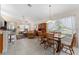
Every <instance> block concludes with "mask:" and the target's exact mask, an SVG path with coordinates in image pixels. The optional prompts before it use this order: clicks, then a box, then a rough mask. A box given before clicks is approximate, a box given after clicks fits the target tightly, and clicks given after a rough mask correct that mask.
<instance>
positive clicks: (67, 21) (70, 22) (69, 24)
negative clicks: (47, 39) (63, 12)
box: [47, 16, 75, 32]
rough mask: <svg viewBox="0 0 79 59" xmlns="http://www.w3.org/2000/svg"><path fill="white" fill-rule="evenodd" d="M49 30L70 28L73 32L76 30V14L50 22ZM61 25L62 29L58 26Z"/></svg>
mask: <svg viewBox="0 0 79 59" xmlns="http://www.w3.org/2000/svg"><path fill="white" fill-rule="evenodd" d="M47 26H48V27H47V28H48V31H53V29H54V30H63V29H68V30H71V31H72V32H74V31H75V16H68V17H64V18H61V19H57V20H56V21H55V22H54V20H53V21H52V22H49V23H48V25H47ZM58 27H60V29H59V28H58Z"/></svg>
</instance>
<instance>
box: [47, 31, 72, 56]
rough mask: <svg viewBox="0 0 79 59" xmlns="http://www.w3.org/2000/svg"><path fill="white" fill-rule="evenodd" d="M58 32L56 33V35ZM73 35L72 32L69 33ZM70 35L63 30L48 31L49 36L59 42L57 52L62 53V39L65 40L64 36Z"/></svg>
mask: <svg viewBox="0 0 79 59" xmlns="http://www.w3.org/2000/svg"><path fill="white" fill-rule="evenodd" d="M55 34H56V35H55ZM69 35H72V34H69ZM67 36H68V34H64V33H61V32H50V33H48V36H47V38H49V39H54V42H57V46H56V53H60V51H61V49H62V47H61V44H62V40H64V38H66V37H67ZM54 54H55V50H54Z"/></svg>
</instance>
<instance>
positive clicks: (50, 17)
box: [49, 4, 52, 20]
mask: <svg viewBox="0 0 79 59" xmlns="http://www.w3.org/2000/svg"><path fill="white" fill-rule="evenodd" d="M51 8H52V6H51V4H50V5H49V19H50V20H51V19H52V16H51V11H52V10H51Z"/></svg>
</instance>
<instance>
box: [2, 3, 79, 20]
mask: <svg viewBox="0 0 79 59" xmlns="http://www.w3.org/2000/svg"><path fill="white" fill-rule="evenodd" d="M31 5H32V7H29V6H28V5H27V4H2V5H1V15H2V16H10V17H13V18H15V19H31V20H33V21H39V20H43V19H47V18H48V17H49V4H31ZM77 9H79V5H77V4H74V5H73V4H52V5H51V15H52V17H53V16H56V15H58V14H63V13H65V12H69V11H76V10H77Z"/></svg>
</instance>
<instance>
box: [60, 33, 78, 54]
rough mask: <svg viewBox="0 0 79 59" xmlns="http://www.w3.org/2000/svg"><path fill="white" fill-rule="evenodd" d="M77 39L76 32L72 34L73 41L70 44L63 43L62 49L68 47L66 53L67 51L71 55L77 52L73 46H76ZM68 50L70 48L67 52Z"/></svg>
mask: <svg viewBox="0 0 79 59" xmlns="http://www.w3.org/2000/svg"><path fill="white" fill-rule="evenodd" d="M76 40H77V37H76V33H74V34H73V36H72V41H71V44H70V45H69V44H65V43H62V44H61V47H62V49H66V50H65V51H64V52H65V53H67V54H69V55H72V54H75V52H74V50H73V48H74V47H76V44H77V42H76ZM68 50H69V52H67V51H68Z"/></svg>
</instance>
